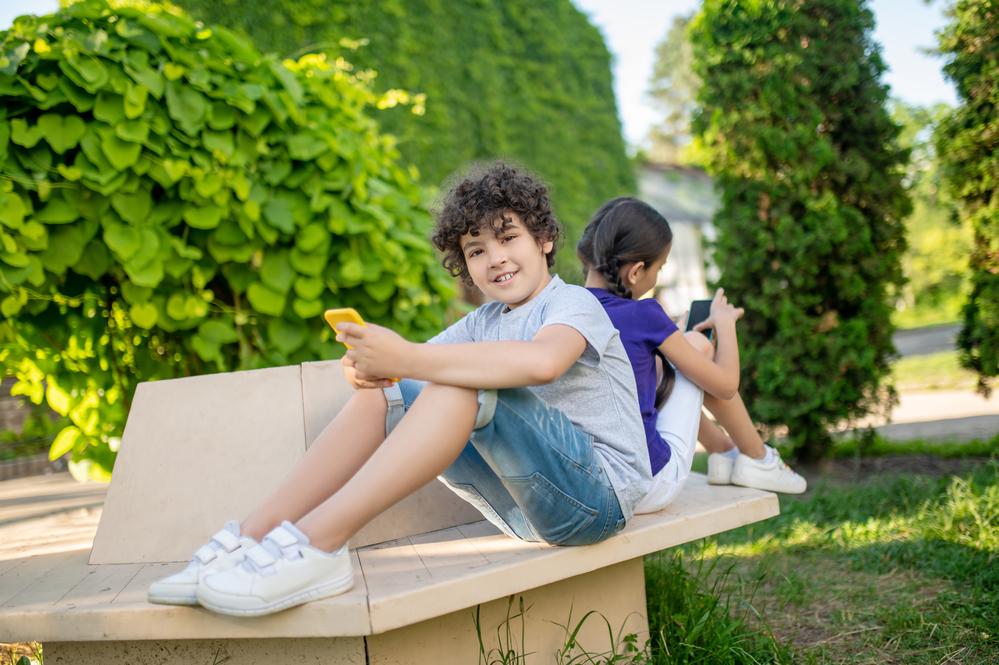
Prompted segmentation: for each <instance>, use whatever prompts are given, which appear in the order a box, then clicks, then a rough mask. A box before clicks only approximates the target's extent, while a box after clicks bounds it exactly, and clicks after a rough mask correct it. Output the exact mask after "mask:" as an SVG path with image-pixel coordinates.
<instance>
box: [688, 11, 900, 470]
mask: <svg viewBox="0 0 999 665" xmlns="http://www.w3.org/2000/svg"><path fill="white" fill-rule="evenodd" d="M873 29H874V20H873V17H872V15H871V13H870V11H869V10H867V9H866V7H865V6H864V3H857V2H854V1H853V0H817V1H815V2H810V3H807V4H805V5H802V4H801V3H798V2H791V1H789V0H778V1H775V2H765V3H733V2H725V1H723V0H707V1H706V2H705V3H704V6H703V9H702V11H701V13H700V14H699V15H698V16H696V17H695V19H694V21H693V23H692V25H691V33H690V34H691V39H692V41H693V45H694V65H695V71H696V73H697V74H698V75H699V76H700V78H701V80H702V81H703V85H702V86H701V88H700V93H699V102H700V108H701V109H703V111H702V112H700V113H699V115H698V116H697V117H696V119H695V132H696V133H697V134H698V135H699V137H700V139H699V140H700V141H701V142H702V144H703V147H704V150H705V151H706V154H707V158H708V160H709V166H710V169H711V171H712V172H713V173H714V175H715V177H716V182H717V185H718V188H719V190H720V192H721V196H722V203H721V206H720V208H719V210H718V211H717V213H716V214H715V218H714V222H715V225H716V226H717V228H718V240H717V243H716V245H715V257H714V258H715V264H716V265H718V266H720V268H721V270H722V274H721V277H720V279H719V285H721V286H724V287H725V289H726V291H727V293H728V295H729V297H730V298H731V299H732V300H733V301H734V302H736V303H738V304H739V305H743V306H745V308H746V317H745V321H744V322H743V323H742V324H741V330H742V335H741V336H740V340H739V341H740V349H741V350H742V365H743V368H744V371H743V376H742V383H741V391H742V392H743V394H744V396H745V397H746V398H747V401H748V402H749V403H750V408H751V411H752V413H753V415H754V417H756V418H757V419H759V420H761V421H763V422H764V423H767V424H770V425H787V426H788V428H789V436H790V439H791V441H792V442H793V443H794V445H795V447H796V448H797V449H798V452H799V455H801V456H802V457H805V458H816V457H820V456H822V455H824V454H826V452H827V451H828V450H829V447H830V445H831V439H830V437H829V435H828V433H827V429H828V427H829V426H830V425H832V424H835V423H837V422H839V421H840V420H843V419H851V418H858V417H860V416H862V415H864V414H866V413H869V412H871V411H874V410H878V409H881V408H885V407H887V406H888V404H890V402H891V398H892V392H893V391H892V390H891V389H890V388H885V386H884V381H883V379H884V378H885V377H887V376H888V374H889V361H890V358H891V355H892V353H893V351H894V348H893V345H892V324H891V318H890V315H891V312H892V310H893V308H894V302H893V298H892V295H893V294H894V293H895V292H896V291H897V289H898V287H899V286H900V285H901V283H902V281H903V279H902V272H901V267H900V259H901V255H902V252H903V251H904V250H905V237H904V226H903V220H904V218H905V217H906V215H907V214H908V213H909V211H910V204H909V200H908V198H907V195H906V193H905V191H904V189H903V187H902V169H901V166H902V165H903V164H904V163H905V161H906V157H907V155H906V152H905V151H904V150H901V149H899V148H898V147H897V146H896V138H897V136H898V133H899V127H898V126H897V125H895V124H894V123H893V122H892V120H891V118H890V116H889V114H888V112H887V110H886V108H885V104H886V96H887V94H886V88H885V86H884V85H883V84H881V83H880V81H879V77H880V75H881V73H882V72H883V71H884V63H883V62H882V60H881V56H880V54H879V51H878V47H877V45H876V44H874V43H873V42H872V40H871V37H870V35H871V33H872V31H873Z"/></svg>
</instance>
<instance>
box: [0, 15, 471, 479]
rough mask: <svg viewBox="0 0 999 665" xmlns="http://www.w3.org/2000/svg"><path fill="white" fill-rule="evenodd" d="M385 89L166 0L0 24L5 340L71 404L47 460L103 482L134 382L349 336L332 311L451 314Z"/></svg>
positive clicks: (259, 361) (63, 406)
mask: <svg viewBox="0 0 999 665" xmlns="http://www.w3.org/2000/svg"><path fill="white" fill-rule="evenodd" d="M378 102H379V99H378V98H377V96H376V95H375V94H374V93H373V92H372V91H371V90H370V88H369V87H368V86H367V85H366V83H365V82H364V81H363V80H360V79H358V78H357V77H356V76H354V75H352V73H351V69H350V66H349V65H348V64H347V63H345V62H343V61H342V60H332V59H329V58H327V57H325V56H318V55H312V56H306V57H303V58H301V59H300V60H298V61H297V62H293V61H286V62H284V63H280V62H278V61H277V59H275V58H274V57H272V56H263V55H261V54H260V53H258V52H257V51H256V50H255V49H254V48H253V47H252V46H249V45H248V44H247V43H246V40H245V38H242V37H240V36H237V35H235V34H234V33H232V32H230V31H229V30H227V29H225V28H218V27H211V28H209V27H205V26H203V25H201V24H199V23H195V22H194V21H193V20H191V19H189V18H187V17H185V16H184V15H183V14H182V13H181V12H179V11H178V10H175V9H172V8H169V9H167V8H163V7H161V6H159V5H156V4H150V3H146V4H144V5H143V6H142V9H141V10H140V9H137V8H131V7H128V6H122V7H118V6H117V5H116V6H114V7H112V6H110V5H109V4H107V2H105V1H104V0H86V1H85V2H80V3H78V4H72V5H70V6H69V7H67V8H65V9H63V10H62V11H60V12H58V13H56V14H54V15H51V16H44V17H30V16H29V17H22V18H20V19H19V20H17V21H16V22H15V24H14V26H13V27H12V28H11V29H10V30H9V31H7V32H5V33H0V164H2V169H3V175H4V177H3V179H2V180H0V308H2V311H3V316H4V321H3V323H0V343H2V346H0V357H2V359H3V362H4V367H5V371H6V372H8V373H16V375H17V377H18V379H19V382H18V384H17V385H16V391H17V392H19V393H20V394H24V395H28V396H29V397H30V398H31V399H32V400H33V401H34V402H36V403H40V402H41V401H42V400H43V399H47V400H48V403H49V405H50V406H51V407H52V408H53V409H54V410H55V411H57V412H58V413H60V414H63V415H67V416H69V418H70V419H71V421H72V425H71V426H69V427H67V428H66V429H64V430H63V431H62V432H61V433H60V434H59V436H58V437H57V438H56V440H55V442H54V443H53V447H52V449H51V452H50V454H51V456H53V457H57V456H59V455H62V454H64V453H66V452H69V451H72V455H73V462H72V463H71V469H72V470H73V471H74V474H75V475H77V476H78V477H82V476H90V477H93V478H98V479H106V478H107V477H108V475H109V474H110V471H111V468H112V464H113V460H114V453H115V450H116V447H117V444H118V441H119V439H118V437H119V436H120V434H121V432H122V429H123V424H124V418H125V414H126V413H127V410H128V404H129V400H130V398H131V395H132V392H133V390H134V387H135V384H136V382H137V381H143V380H152V379H161V378H168V377H175V376H183V375H188V374H196V373H203V372H209V371H226V370H232V369H246V368H255V367H265V366H272V365H280V364H289V363H298V362H301V361H305V360H315V359H317V358H323V357H330V356H332V355H334V354H335V353H338V352H340V351H341V350H342V349H340V348H338V347H339V345H335V344H332V343H330V331H329V330H328V329H327V327H326V326H325V324H324V323H323V322H322V319H321V314H322V311H323V310H324V308H325V307H327V306H331V305H339V306H356V307H358V308H359V309H360V310H361V311H362V312H363V313H364V315H365V316H366V317H367V318H369V319H370V320H373V321H375V322H381V323H385V324H388V325H391V326H392V327H393V328H395V329H396V330H398V331H399V332H400V333H402V334H404V335H407V336H409V337H411V338H417V339H423V338H426V337H428V336H429V335H430V334H432V333H433V332H435V331H436V330H438V329H439V328H440V327H441V325H442V323H443V319H444V313H445V308H446V304H447V300H448V299H449V298H450V297H451V296H452V295H453V290H454V289H453V286H452V283H451V280H450V279H449V278H448V277H447V276H446V274H445V273H444V272H443V269H441V268H440V267H439V266H438V265H437V262H436V260H435V258H434V256H433V253H432V251H431V249H430V245H429V243H428V241H427V240H426V236H427V233H428V230H429V227H430V224H431V220H430V215H429V213H428V212H427V209H428V208H427V206H428V204H429V200H428V193H427V192H426V191H425V190H424V189H422V188H421V187H420V186H418V185H417V184H416V179H417V174H416V172H415V170H413V169H406V168H403V167H402V166H400V165H399V163H398V161H399V155H398V152H397V151H396V150H395V148H394V147H393V144H394V142H393V141H392V139H391V138H389V137H386V136H383V135H381V134H380V133H379V132H378V129H377V124H376V122H375V120H374V119H373V118H372V117H371V109H372V108H373V107H374V106H375V105H377V104H378Z"/></svg>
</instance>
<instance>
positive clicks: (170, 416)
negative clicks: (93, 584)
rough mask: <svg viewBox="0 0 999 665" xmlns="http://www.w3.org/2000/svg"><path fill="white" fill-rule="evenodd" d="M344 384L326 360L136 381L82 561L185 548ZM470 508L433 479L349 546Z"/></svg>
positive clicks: (446, 520)
mask: <svg viewBox="0 0 999 665" xmlns="http://www.w3.org/2000/svg"><path fill="white" fill-rule="evenodd" d="M352 392H353V390H352V389H351V387H350V386H349V385H348V384H347V382H346V380H345V379H344V377H343V372H342V371H341V368H340V362H339V361H337V360H332V361H323V362H313V363H304V364H302V365H294V366H289V367H275V368H271V369H261V370H250V371H243V372H231V373H223V374H209V375H204V376H193V377H188V378H184V379H172V380H166V381H155V382H149V383H141V384H139V386H138V388H137V389H136V391H135V396H134V398H133V401H132V407H131V411H130V412H129V415H128V421H127V423H126V425H125V432H124V435H123V437H122V442H121V448H120V450H119V452H118V458H117V460H116V461H115V468H114V474H113V477H112V481H111V486H110V487H109V488H108V493H107V499H106V500H105V503H104V511H103V513H102V515H101V520H100V523H99V525H98V527H97V535H96V537H95V538H94V547H93V551H92V552H91V556H90V563H91V564H107V563H152V562H167V561H184V560H186V559H188V558H189V557H190V556H191V552H193V551H194V549H195V548H197V547H198V546H199V545H201V544H203V543H204V542H205V540H206V539H207V538H208V537H209V536H210V535H211V534H212V533H214V532H215V531H216V530H218V529H219V528H220V527H221V525H222V523H223V522H224V521H225V520H227V519H240V520H241V519H243V518H245V517H246V516H247V514H248V513H249V511H250V510H251V509H252V508H253V507H254V506H256V505H257V504H258V503H259V502H260V501H263V500H264V499H265V498H266V497H267V496H268V495H269V494H270V493H271V492H272V491H273V490H274V489H275V488H276V487H277V486H278V485H279V484H280V483H281V481H282V480H284V478H285V477H286V476H287V474H288V473H289V472H290V471H291V469H292V467H293V466H294V465H295V463H296V462H298V460H299V459H301V458H302V456H303V455H304V454H305V451H306V449H307V447H308V446H309V445H310V444H311V443H312V441H313V440H315V438H316V436H318V434H319V433H320V432H321V431H322V429H323V427H325V426H326V424H327V423H328V422H329V421H330V420H332V419H333V417H334V416H335V415H336V413H337V412H338V411H339V410H340V409H341V408H342V407H343V405H344V404H345V403H346V402H347V400H348V399H349V398H350V395H351V394H352ZM344 445H349V441H345V442H344ZM481 519H482V516H481V515H480V514H479V513H478V512H477V511H476V510H475V509H474V508H472V507H471V506H470V505H468V504H467V503H465V502H464V501H462V500H461V499H459V498H458V497H457V496H455V495H454V494H453V493H452V492H451V491H449V490H448V489H447V488H446V487H444V486H443V485H442V484H441V483H438V482H437V481H432V482H431V483H428V484H427V485H426V486H425V487H423V488H422V489H420V490H419V491H417V492H416V493H414V494H413V495H411V496H409V497H408V498H407V499H405V500H403V501H401V502H400V503H398V504H396V505H395V506H394V507H392V508H390V509H389V510H387V511H385V512H384V513H383V514H382V515H380V516H379V517H378V518H377V519H375V520H374V521H372V522H371V523H370V524H369V525H368V526H366V527H365V528H364V529H362V530H361V531H360V532H358V534H357V535H356V536H355V537H354V538H352V539H351V547H362V546H364V545H369V544H372V543H378V542H384V541H387V540H393V539H395V538H402V537H405V536H409V535H413V534H417V533H424V532H426V531H432V530H436V529H444V528H448V527H452V526H456V525H459V524H467V523H470V522H475V521H478V520H481Z"/></svg>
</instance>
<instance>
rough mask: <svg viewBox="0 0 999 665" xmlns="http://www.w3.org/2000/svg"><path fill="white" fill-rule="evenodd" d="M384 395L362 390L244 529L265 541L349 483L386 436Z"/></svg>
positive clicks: (252, 516) (314, 443)
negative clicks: (274, 529)
mask: <svg viewBox="0 0 999 665" xmlns="http://www.w3.org/2000/svg"><path fill="white" fill-rule="evenodd" d="M386 409H387V406H386V401H385V395H384V393H383V392H382V391H381V390H358V391H357V392H355V393H354V395H353V396H352V397H351V398H350V400H349V401H348V402H347V404H346V405H344V407H343V409H341V410H340V413H338V414H337V416H336V418H334V419H333V421H332V422H330V423H329V424H328V425H327V426H326V427H325V428H324V429H323V431H322V432H321V433H320V434H319V436H318V437H316V440H315V441H314V442H313V443H312V445H311V446H309V449H308V451H306V453H305V457H303V458H302V459H301V460H300V461H299V462H298V464H297V465H296V466H295V468H294V469H292V472H291V473H290V474H289V475H288V477H287V478H286V479H285V481H284V482H283V483H282V484H281V486H280V487H278V488H277V489H276V490H274V492H273V493H272V494H271V495H270V496H269V497H267V499H266V500H264V501H263V502H262V503H261V504H260V505H259V506H258V507H257V508H256V509H255V510H254V511H253V512H252V513H250V515H249V517H247V518H246V519H245V520H244V521H243V523H242V525H241V530H242V533H243V534H245V535H247V536H250V537H251V538H256V539H257V540H260V539H261V538H263V537H264V536H265V535H266V534H267V533H268V532H269V531H270V530H271V529H273V528H274V527H276V526H277V525H278V524H280V523H281V522H282V521H283V520H289V521H291V522H296V521H297V520H299V519H300V518H301V517H302V516H303V515H305V514H306V513H308V512H309V511H310V510H312V509H313V508H315V507H316V506H318V505H319V504H320V503H322V502H323V501H324V500H325V499H327V498H328V497H330V496H332V495H333V494H334V493H335V492H337V490H339V489H340V488H341V487H343V486H344V484H345V483H346V482H347V481H348V480H350V478H351V477H352V476H353V475H354V474H355V473H357V470H358V469H360V468H361V466H362V465H363V464H364V463H365V462H366V461H367V460H368V459H369V458H370V457H371V455H372V453H374V452H375V450H376V449H377V448H378V446H379V445H380V444H381V443H382V441H384V440H385V412H386Z"/></svg>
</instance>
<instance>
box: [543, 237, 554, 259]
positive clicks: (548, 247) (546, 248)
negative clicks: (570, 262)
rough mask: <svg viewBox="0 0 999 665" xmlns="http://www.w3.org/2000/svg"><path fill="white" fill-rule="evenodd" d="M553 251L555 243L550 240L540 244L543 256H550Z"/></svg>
mask: <svg viewBox="0 0 999 665" xmlns="http://www.w3.org/2000/svg"><path fill="white" fill-rule="evenodd" d="M553 249H555V242H554V241H552V240H546V241H544V242H543V243H541V251H542V253H544V255H545V256H548V255H549V254H551V253H552V250H553Z"/></svg>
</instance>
